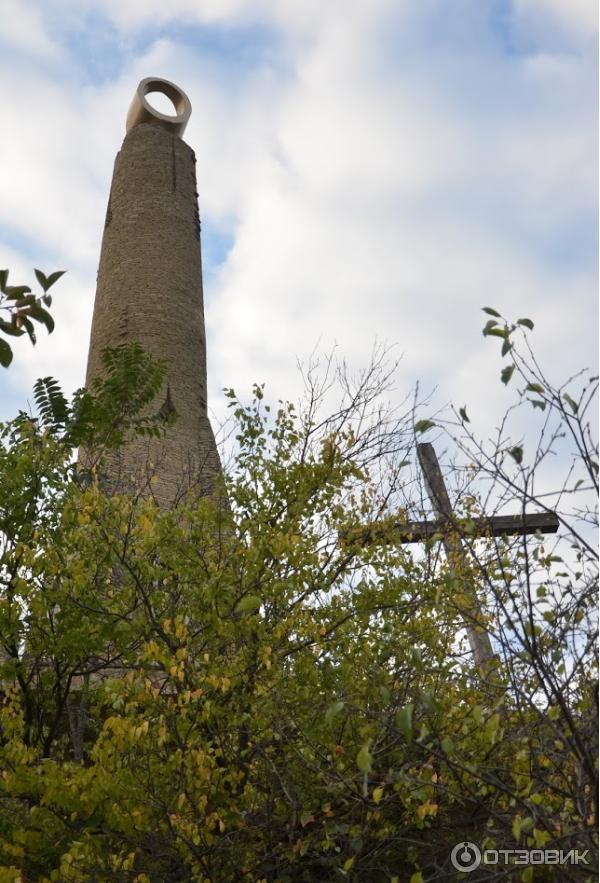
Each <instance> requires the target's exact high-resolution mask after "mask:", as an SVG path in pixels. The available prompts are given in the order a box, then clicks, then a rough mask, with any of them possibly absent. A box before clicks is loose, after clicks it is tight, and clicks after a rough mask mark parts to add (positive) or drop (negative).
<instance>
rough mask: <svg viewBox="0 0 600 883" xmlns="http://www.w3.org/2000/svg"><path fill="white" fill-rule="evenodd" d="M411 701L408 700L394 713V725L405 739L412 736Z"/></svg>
mask: <svg viewBox="0 0 600 883" xmlns="http://www.w3.org/2000/svg"><path fill="white" fill-rule="evenodd" d="M413 707H414V706H413V703H412V702H409V703H408V705H405V706H404V708H401V709H399V711H398V712H397V713H396V726H397V727H398V729H399V730H400V732H401V733H402V735H403V736H404V738H405V739H406V740H407V741H410V740H411V739H412V736H413V725H412V722H413Z"/></svg>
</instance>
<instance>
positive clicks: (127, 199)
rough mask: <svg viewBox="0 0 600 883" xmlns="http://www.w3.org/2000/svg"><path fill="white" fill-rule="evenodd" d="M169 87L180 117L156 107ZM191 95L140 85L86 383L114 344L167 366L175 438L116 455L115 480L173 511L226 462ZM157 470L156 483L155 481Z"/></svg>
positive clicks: (106, 247)
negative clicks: (189, 139)
mask: <svg viewBox="0 0 600 883" xmlns="http://www.w3.org/2000/svg"><path fill="white" fill-rule="evenodd" d="M149 92H162V93H163V94H165V95H167V97H168V98H170V99H171V101H172V102H173V104H174V107H175V110H176V113H175V115H174V116H166V115H165V114H162V113H159V112H158V111H156V110H155V109H154V108H153V107H152V106H151V105H150V104H149V102H148V101H147V99H146V95H147V94H148V93H149ZM190 114H191V105H190V102H189V100H188V98H187V96H186V95H185V94H184V93H183V92H182V90H181V89H179V88H178V87H177V86H175V85H174V84H173V83H170V82H169V81H168V80H162V79H156V78H152V77H149V78H147V79H144V80H142V81H141V83H140V84H139V86H138V88H137V90H136V93H135V96H134V99H133V102H132V104H131V107H130V109H129V113H128V115H127V134H126V136H125V139H124V141H123V144H122V147H121V150H120V151H119V153H118V154H117V158H116V160H115V167H114V172H113V178H112V185H111V190H110V197H109V201H108V209H107V212H106V223H105V227H104V236H103V240H102V252H101V257H100V267H99V270H98V286H97V290H96V300H95V303H94V316H93V322H92V332H91V339H90V349H89V357H88V367H87V377H86V384H87V385H89V384H90V382H91V381H92V380H93V379H94V378H95V377H97V376H99V375H100V374H101V371H102V364H101V353H102V350H103V349H105V348H106V347H116V346H119V345H121V344H125V343H130V342H134V341H137V342H138V343H139V344H141V346H142V347H143V348H144V350H145V351H146V352H147V353H150V354H151V355H153V356H155V357H157V358H160V359H163V360H164V361H166V362H167V365H168V370H167V377H166V381H165V384H164V387H163V390H162V391H161V393H160V396H161V398H160V399H159V400H158V401H157V402H156V403H155V405H156V408H157V409H158V407H160V405H161V404H163V405H164V406H165V407H167V408H168V409H174V410H175V412H176V420H175V423H174V425H173V426H171V427H170V428H169V429H168V431H167V435H166V437H165V438H161V439H146V438H137V439H135V440H134V441H132V442H129V443H128V444H126V445H125V446H124V447H123V448H122V449H121V450H120V451H119V452H118V454H117V455H115V457H114V458H112V459H111V460H110V461H109V467H108V469H109V475H108V482H109V484H110V486H112V487H113V488H116V489H118V490H121V491H126V490H128V489H131V488H132V482H133V486H136V487H138V488H140V489H142V490H146V491H147V492H151V493H152V494H153V495H154V497H155V498H156V500H157V502H158V503H159V505H160V506H162V507H170V506H172V505H174V504H176V502H177V501H178V500H179V499H180V498H181V495H182V494H183V493H185V492H186V491H187V490H188V489H194V490H195V491H196V492H198V493H199V494H200V495H205V494H208V493H210V492H211V491H212V489H213V486H214V483H215V479H216V478H217V477H218V476H219V475H220V469H221V467H220V462H219V456H218V453H217V448H216V444H215V439H214V435H213V431H212V428H211V426H210V423H209V420H208V415H207V406H206V399H207V381H206V335H205V330H204V304H203V292H202V265H201V257H200V219H199V214H198V202H197V196H198V194H197V192H196V171H195V162H196V159H195V155H194V151H193V150H192V149H191V147H189V146H188V145H187V144H186V143H185V141H183V140H182V135H183V132H184V129H185V126H186V123H187V121H188V119H189V117H190ZM152 476H153V480H152V481H150V479H151V477H152Z"/></svg>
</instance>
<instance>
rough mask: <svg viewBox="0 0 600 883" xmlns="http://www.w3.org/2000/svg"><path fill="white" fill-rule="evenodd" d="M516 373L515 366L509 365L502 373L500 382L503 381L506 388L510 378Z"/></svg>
mask: <svg viewBox="0 0 600 883" xmlns="http://www.w3.org/2000/svg"><path fill="white" fill-rule="evenodd" d="M514 373H515V366H514V365H507V366H506V368H503V369H502V371H501V372H500V380H501V381H502V383H503V384H504V385H505V386H506V384H507V383H508V382H509V380H510V378H511V377H512V376H513V374H514Z"/></svg>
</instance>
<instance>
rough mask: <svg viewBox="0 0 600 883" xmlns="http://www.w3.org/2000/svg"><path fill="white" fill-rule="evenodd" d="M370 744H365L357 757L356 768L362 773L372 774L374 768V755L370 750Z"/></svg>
mask: <svg viewBox="0 0 600 883" xmlns="http://www.w3.org/2000/svg"><path fill="white" fill-rule="evenodd" d="M370 744H371V743H370V742H367V743H365V745H363V747H362V748H361V749H360V751H359V752H358V754H357V755H356V766H357V767H358V768H359V770H360V771H361V773H370V772H371V768H372V766H373V755H372V754H371V752H370V750H369V747H370Z"/></svg>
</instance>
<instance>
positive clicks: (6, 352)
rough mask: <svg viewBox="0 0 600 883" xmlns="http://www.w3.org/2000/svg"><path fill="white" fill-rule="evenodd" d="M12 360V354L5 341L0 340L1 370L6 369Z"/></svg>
mask: <svg viewBox="0 0 600 883" xmlns="http://www.w3.org/2000/svg"><path fill="white" fill-rule="evenodd" d="M12 359H13V354H12V350H11V348H10V346H9V345H8V344H7V342H6V341H5V340H2V339H1V338H0V365H2V367H3V368H8V366H9V365H10V363H11V362H12Z"/></svg>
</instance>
